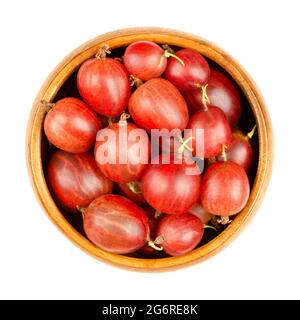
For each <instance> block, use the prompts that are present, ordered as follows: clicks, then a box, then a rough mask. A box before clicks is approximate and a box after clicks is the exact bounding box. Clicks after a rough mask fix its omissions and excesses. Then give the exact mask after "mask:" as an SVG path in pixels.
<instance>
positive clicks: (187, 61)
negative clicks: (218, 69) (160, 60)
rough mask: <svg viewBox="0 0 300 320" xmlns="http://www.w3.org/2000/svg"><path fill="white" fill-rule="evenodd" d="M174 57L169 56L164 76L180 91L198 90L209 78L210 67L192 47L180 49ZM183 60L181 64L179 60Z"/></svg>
mask: <svg viewBox="0 0 300 320" xmlns="http://www.w3.org/2000/svg"><path fill="white" fill-rule="evenodd" d="M176 57H177V59H176V58H170V59H169V61H168V64H167V68H166V71H165V76H166V78H167V79H168V80H169V81H170V82H172V83H173V84H174V86H175V87H176V88H177V89H179V90H180V91H186V90H195V89H198V88H199V90H200V88H201V86H203V85H205V84H206V83H207V82H208V80H209V75H210V69H209V65H208V63H207V62H206V60H205V59H204V57H203V56H202V55H201V54H199V53H198V52H197V51H195V50H192V49H181V50H179V51H177V52H176ZM178 58H179V59H180V60H181V61H183V64H182V63H181V61H180V60H178Z"/></svg>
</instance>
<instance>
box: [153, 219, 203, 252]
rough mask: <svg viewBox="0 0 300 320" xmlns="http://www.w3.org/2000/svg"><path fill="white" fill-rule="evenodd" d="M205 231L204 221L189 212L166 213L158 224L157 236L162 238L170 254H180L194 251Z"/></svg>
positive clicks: (166, 250)
mask: <svg viewBox="0 0 300 320" xmlns="http://www.w3.org/2000/svg"><path fill="white" fill-rule="evenodd" d="M203 233H204V225H203V223H202V221H201V220H200V219H199V218H198V217H196V216H194V215H192V214H189V213H184V214H180V215H166V216H165V217H163V218H162V220H161V221H160V223H159V224H158V227H157V231H156V237H157V238H158V237H159V238H160V239H161V245H162V247H163V249H164V251H165V252H166V253H167V254H169V255H170V256H180V255H183V254H186V253H188V252H190V251H192V250H193V249H194V248H195V247H196V246H197V245H198V244H199V242H200V241H201V239H202V237H203Z"/></svg>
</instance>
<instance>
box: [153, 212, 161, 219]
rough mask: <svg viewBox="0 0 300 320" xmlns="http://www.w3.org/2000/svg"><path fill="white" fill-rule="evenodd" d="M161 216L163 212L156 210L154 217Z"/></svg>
mask: <svg viewBox="0 0 300 320" xmlns="http://www.w3.org/2000/svg"><path fill="white" fill-rule="evenodd" d="M160 216H161V212H160V211H158V210H156V211H155V214H154V218H155V219H158V218H159V217H160Z"/></svg>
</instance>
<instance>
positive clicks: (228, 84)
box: [184, 69, 242, 127]
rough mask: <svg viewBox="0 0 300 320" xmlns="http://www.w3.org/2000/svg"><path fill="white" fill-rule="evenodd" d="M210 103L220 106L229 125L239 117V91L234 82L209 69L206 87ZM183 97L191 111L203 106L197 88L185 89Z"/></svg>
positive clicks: (240, 112)
mask: <svg viewBox="0 0 300 320" xmlns="http://www.w3.org/2000/svg"><path fill="white" fill-rule="evenodd" d="M206 93H207V96H208V98H209V100H210V103H211V104H212V105H214V106H217V107H218V108H220V109H221V110H222V111H223V112H224V113H225V115H226V117H227V119H228V121H229V123H230V125H231V126H233V127H234V126H236V125H237V124H238V122H239V120H240V118H241V114H242V106H241V97H240V94H239V91H238V90H237V88H236V87H235V85H234V83H233V82H232V81H231V80H230V79H229V78H228V77H226V76H225V75H224V74H223V73H222V72H220V71H218V70H214V69H213V70H211V72H210V78H209V80H208V82H207V88H206ZM184 98H185V100H186V102H187V104H188V107H189V109H190V112H191V113H194V112H196V111H199V110H200V111H201V110H203V108H204V105H203V98H202V91H201V90H199V89H196V90H191V91H185V92H184Z"/></svg>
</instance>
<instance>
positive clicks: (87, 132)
mask: <svg viewBox="0 0 300 320" xmlns="http://www.w3.org/2000/svg"><path fill="white" fill-rule="evenodd" d="M100 129H101V121H100V118H98V116H97V115H96V113H95V112H94V111H93V110H92V109H90V108H89V107H88V106H87V105H86V104H85V103H84V102H83V101H81V100H79V99H76V98H64V99H61V100H59V101H57V102H56V103H55V104H54V106H53V107H52V108H51V109H50V110H49V112H48V113H47V115H46V118H45V122H44V131H45V134H46V136H47V138H48V140H49V141H50V142H51V143H52V144H53V145H55V146H56V147H57V148H59V149H62V150H64V151H67V152H72V153H81V152H86V151H88V150H89V149H91V147H92V146H93V145H94V143H95V139H96V135H97V132H98V131H99V130H100Z"/></svg>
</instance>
